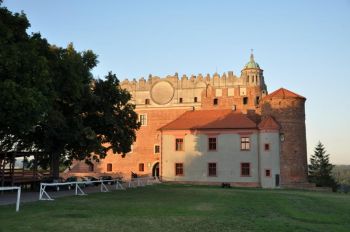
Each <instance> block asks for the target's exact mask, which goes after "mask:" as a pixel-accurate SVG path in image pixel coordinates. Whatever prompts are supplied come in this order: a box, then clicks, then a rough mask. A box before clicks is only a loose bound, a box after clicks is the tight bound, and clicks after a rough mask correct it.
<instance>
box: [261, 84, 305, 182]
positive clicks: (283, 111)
mask: <svg viewBox="0 0 350 232" xmlns="http://www.w3.org/2000/svg"><path fill="white" fill-rule="evenodd" d="M305 101H306V99H305V98H304V97H302V96H300V95H298V94H296V93H293V92H291V91H289V90H286V89H283V88H281V89H279V90H277V91H275V92H273V93H271V94H269V95H267V96H266V97H264V98H263V100H262V102H261V110H262V111H261V116H262V117H263V118H264V117H267V116H273V117H274V118H275V119H276V121H277V122H278V123H279V124H280V126H281V129H280V149H281V150H280V168H281V185H282V186H289V187H298V186H300V185H303V184H306V183H307V170H308V169H307V152H306V131H305Z"/></svg>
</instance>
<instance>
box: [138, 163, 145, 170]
mask: <svg viewBox="0 0 350 232" xmlns="http://www.w3.org/2000/svg"><path fill="white" fill-rule="evenodd" d="M139 171H140V172H143V171H145V164H144V163H140V164H139Z"/></svg>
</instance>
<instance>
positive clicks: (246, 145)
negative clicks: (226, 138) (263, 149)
mask: <svg viewBox="0 0 350 232" xmlns="http://www.w3.org/2000/svg"><path fill="white" fill-rule="evenodd" d="M241 150H242V151H249V150H250V138H249V137H241Z"/></svg>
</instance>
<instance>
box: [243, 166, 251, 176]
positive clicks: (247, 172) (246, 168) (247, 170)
mask: <svg viewBox="0 0 350 232" xmlns="http://www.w3.org/2000/svg"><path fill="white" fill-rule="evenodd" d="M241 176H250V163H241Z"/></svg>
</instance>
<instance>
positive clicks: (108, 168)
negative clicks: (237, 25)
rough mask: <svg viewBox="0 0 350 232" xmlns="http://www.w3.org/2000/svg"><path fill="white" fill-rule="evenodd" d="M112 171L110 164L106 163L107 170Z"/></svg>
mask: <svg viewBox="0 0 350 232" xmlns="http://www.w3.org/2000/svg"><path fill="white" fill-rule="evenodd" d="M111 171H112V164H111V163H108V164H107V172H111Z"/></svg>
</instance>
